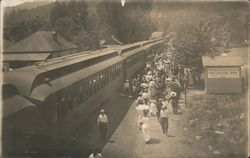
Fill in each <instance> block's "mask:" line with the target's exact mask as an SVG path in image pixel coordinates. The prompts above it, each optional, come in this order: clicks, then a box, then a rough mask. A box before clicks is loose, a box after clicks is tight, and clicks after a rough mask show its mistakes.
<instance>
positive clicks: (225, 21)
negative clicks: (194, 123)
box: [4, 0, 249, 65]
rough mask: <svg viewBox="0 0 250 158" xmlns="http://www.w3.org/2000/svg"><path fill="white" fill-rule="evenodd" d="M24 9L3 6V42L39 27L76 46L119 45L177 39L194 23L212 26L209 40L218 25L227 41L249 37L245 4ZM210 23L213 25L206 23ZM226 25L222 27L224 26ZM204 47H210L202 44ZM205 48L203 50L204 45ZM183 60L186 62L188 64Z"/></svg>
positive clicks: (146, 2) (109, 2)
mask: <svg viewBox="0 0 250 158" xmlns="http://www.w3.org/2000/svg"><path fill="white" fill-rule="evenodd" d="M32 4H35V2H33V3H32ZM29 5H31V4H29ZM24 8H25V9H24ZM27 8H29V7H18V6H17V7H14V8H12V9H10V8H8V10H7V9H6V10H7V11H6V14H5V19H4V38H5V39H6V40H9V41H13V42H17V41H19V40H21V39H23V38H25V37H27V36H28V35H30V34H32V33H34V32H36V31H37V30H55V31H57V32H58V33H59V34H60V35H61V36H63V37H64V38H65V39H67V40H68V41H70V42H72V43H74V44H77V45H78V46H80V48H81V49H82V50H88V49H96V48H98V47H99V42H100V40H105V41H106V42H107V43H109V42H110V41H112V37H115V38H116V39H118V40H119V41H121V42H122V43H131V42H134V41H140V40H145V39H148V38H149V37H150V35H151V33H152V32H153V31H164V32H166V33H169V32H176V33H178V35H177V37H180V36H182V34H185V33H187V31H188V30H192V29H191V28H196V27H198V28H199V27H202V28H203V29H205V28H211V27H212V28H213V29H215V30H213V33H212V34H210V32H209V33H205V34H207V35H209V36H207V38H208V39H209V38H210V39H211V38H213V37H212V35H217V33H220V31H221V29H222V32H223V33H226V34H225V35H223V37H227V36H228V35H230V36H229V37H230V38H229V39H228V37H227V40H226V41H229V43H232V44H242V43H243V41H244V40H246V39H247V29H244V28H246V27H247V17H248V12H249V9H248V5H247V4H245V3H236V2H227V3H223V2H214V3H204V2H203V3H198V2H196V3H188V2H174V1H170V2H165V1H154V0H140V1H129V0H128V1H126V4H125V6H124V7H122V6H121V3H120V1H113V0H100V1H97V0H93V1H92V0H91V1H90V0H88V1H84V0H70V1H63V0H60V1H58V2H53V3H47V4H46V5H43V6H33V7H32V8H30V9H27ZM204 17H209V18H206V20H208V21H207V22H206V23H204V24H202V23H203V22H201V21H206V20H204ZM199 22H201V23H200V24H199ZM213 22H215V24H216V26H215V25H213V26H212V25H210V24H211V23H213ZM207 23H209V24H207ZM224 25H225V26H224ZM218 26H219V27H218ZM224 28H226V31H224V30H223V29H224ZM201 31H204V30H201ZM195 34H196V33H195V32H193V36H196V35H195ZM189 35H190V36H189ZM189 35H185V37H186V36H187V37H186V38H187V39H189V38H191V39H192V38H198V37H191V34H189ZM200 35H202V37H199V38H205V36H206V35H204V36H203V33H201V34H200ZM219 35H221V33H220V34H219ZM208 39H207V40H208ZM215 39H216V40H215V42H216V43H217V44H218V43H221V41H220V42H219V40H220V39H221V38H220V37H219V36H218V35H217V36H216V37H215ZM178 40H179V42H184V39H183V40H181V39H177V40H176V41H178ZM195 40H198V39H195ZM224 41H225V39H222V43H223V42H224ZM193 42H194V41H193ZM202 42H203V43H202ZM202 42H201V45H206V44H207V42H208V41H205V39H204V40H203V41H202ZM189 44H191V43H189ZM210 44H212V45H214V44H215V43H210ZM208 46H210V45H207V46H206V47H208ZM182 47H183V48H182ZM184 48H185V47H184V46H180V47H179V48H177V47H176V49H179V50H180V49H184ZM193 49H195V52H196V51H197V50H196V49H201V47H200V48H193ZM209 49H210V48H209ZM211 49H212V48H211ZM204 50H205V51H207V50H208V48H204ZM203 52H204V51H203ZM207 52H210V51H207ZM212 52H213V51H212ZM181 53H183V52H181ZM183 64H186V65H188V63H183Z"/></svg>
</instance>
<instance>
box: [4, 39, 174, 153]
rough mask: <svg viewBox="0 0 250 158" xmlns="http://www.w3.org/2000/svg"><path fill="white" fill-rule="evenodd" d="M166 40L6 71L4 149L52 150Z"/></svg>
mask: <svg viewBox="0 0 250 158" xmlns="http://www.w3.org/2000/svg"><path fill="white" fill-rule="evenodd" d="M167 39H169V36H166V37H164V38H158V39H153V40H148V41H141V42H136V43H133V44H127V45H122V46H114V47H109V48H104V49H100V50H96V51H87V52H80V53H75V54H71V55H67V56H62V57H58V58H54V59H50V60H46V61H43V62H38V63H35V64H34V65H31V66H26V67H23V68H19V69H16V70H13V71H8V72H5V73H4V76H3V85H2V90H3V113H4V115H3V135H2V138H3V141H2V142H3V144H2V146H3V149H2V151H3V154H4V155H5V156H6V157H8V156H10V155H11V156H15V155H26V154H27V153H28V152H32V151H33V152H41V153H42V152H46V153H48V152H49V151H50V150H51V152H53V151H54V150H56V147H57V145H58V144H60V142H61V141H62V140H63V139H65V138H67V137H69V136H70V135H72V134H73V133H74V132H75V131H76V130H77V129H78V128H79V127H81V126H82V125H83V124H84V123H86V122H87V121H88V117H89V116H90V115H92V114H93V113H95V112H96V110H99V109H100V107H101V105H102V104H103V103H104V102H105V101H106V100H107V99H108V98H109V96H110V95H111V94H112V93H114V92H115V91H116V90H117V89H118V88H119V87H120V86H121V85H122V84H123V82H124V80H126V79H128V78H130V77H131V76H132V75H133V74H135V73H136V72H137V71H139V70H141V69H142V68H143V67H144V64H145V62H144V59H145V57H146V56H147V55H149V53H152V51H155V50H157V49H159V48H161V47H160V46H161V44H162V43H163V41H164V40H167ZM26 152H27V153H26Z"/></svg>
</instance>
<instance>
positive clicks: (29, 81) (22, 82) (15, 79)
mask: <svg viewBox="0 0 250 158" xmlns="http://www.w3.org/2000/svg"><path fill="white" fill-rule="evenodd" d="M156 41H159V39H157V40H151V41H140V42H136V43H132V44H128V45H123V46H120V47H114V48H105V49H101V50H96V51H86V52H80V53H75V54H71V55H67V56H63V57H59V58H54V59H50V60H46V61H44V62H38V63H36V64H35V65H32V66H26V67H23V68H19V69H16V70H12V71H7V72H3V79H4V82H6V83H9V84H13V85H15V86H16V88H17V89H18V91H19V92H20V94H22V95H24V96H29V95H30V94H31V91H32V87H33V83H34V82H35V80H36V79H37V78H39V75H40V76H42V75H43V74H46V73H48V72H49V71H52V70H57V69H58V70H59V69H61V68H64V67H67V66H71V65H73V64H77V63H80V62H84V61H87V60H90V59H94V58H98V57H101V56H105V55H109V54H113V53H117V52H118V51H122V50H124V49H129V48H130V47H134V46H142V45H146V46H147V45H151V43H152V45H153V44H154V43H155V42H156ZM138 48H139V47H138ZM128 52H131V50H128ZM129 54H130V53H129ZM117 56H118V53H117ZM108 61H110V60H108ZM111 61H112V60H111ZM106 64H109V63H108V62H107V63H106ZM97 65H98V64H97ZM109 65H110V64H109ZM109 65H108V66H109ZM103 66H104V67H105V65H103ZM91 71H92V70H91ZM77 72H78V71H77ZM77 72H76V73H77ZM72 74H75V73H69V75H72ZM66 76H67V75H65V77H66ZM61 78H62V77H61ZM59 79H60V78H59ZM32 93H33V92H32ZM34 93H35V92H34ZM34 93H33V94H34Z"/></svg>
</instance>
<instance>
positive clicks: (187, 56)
mask: <svg viewBox="0 0 250 158" xmlns="http://www.w3.org/2000/svg"><path fill="white" fill-rule="evenodd" d="M229 40H230V32H229V31H228V26H227V25H220V26H218V25H217V22H216V21H213V20H211V19H206V20H204V21H199V22H192V23H186V24H185V25H183V26H182V27H180V28H179V29H178V30H177V32H176V38H175V40H174V42H173V50H174V51H173V60H174V63H175V64H176V65H177V64H180V65H182V66H186V67H193V68H196V69H197V70H201V69H202V60H201V58H202V56H203V55H208V56H210V57H214V56H216V55H219V54H221V53H223V52H227V51H228V50H229V45H228V42H229Z"/></svg>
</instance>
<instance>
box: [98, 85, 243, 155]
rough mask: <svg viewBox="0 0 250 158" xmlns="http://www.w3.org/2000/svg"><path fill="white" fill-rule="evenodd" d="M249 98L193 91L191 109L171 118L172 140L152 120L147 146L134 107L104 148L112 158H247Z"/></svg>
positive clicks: (189, 104)
mask: <svg viewBox="0 0 250 158" xmlns="http://www.w3.org/2000/svg"><path fill="white" fill-rule="evenodd" d="M246 97H247V95H208V94H205V93H204V91H200V90H193V89H192V90H191V89H190V90H189V91H188V100H187V106H185V107H181V109H182V111H181V113H180V114H178V115H173V114H170V119H169V123H170V126H169V136H168V137H165V136H164V135H163V134H162V131H161V128H160V125H159V123H158V121H157V119H156V118H154V117H151V118H150V126H151V134H152V142H151V143H150V144H145V143H144V141H143V136H142V133H141V131H140V130H138V129H137V127H136V119H137V114H136V111H135V107H134V106H133V105H132V106H131V107H130V109H129V111H128V113H127V114H126V115H125V117H124V119H123V120H122V122H121V124H120V125H119V127H118V128H117V129H116V131H115V132H114V134H113V135H112V137H111V138H110V141H109V142H108V143H107V144H106V145H105V146H104V148H103V150H102V153H103V156H104V157H105V158H106V157H109V158H116V157H119V158H172V157H175V158H180V157H189V158H207V157H208V158H210V157H213V158H217V157H218V158H243V157H247V115H248V114H247V99H246Z"/></svg>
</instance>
